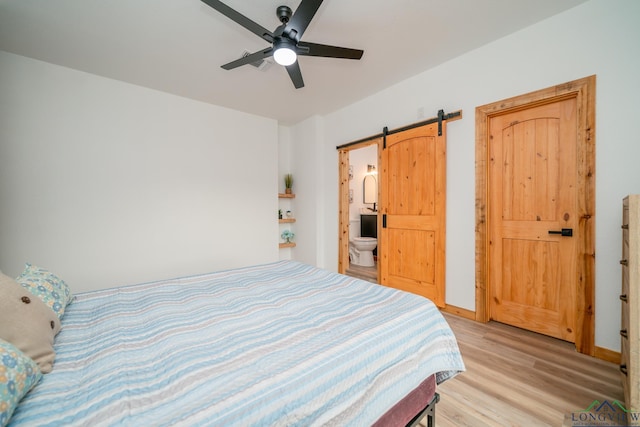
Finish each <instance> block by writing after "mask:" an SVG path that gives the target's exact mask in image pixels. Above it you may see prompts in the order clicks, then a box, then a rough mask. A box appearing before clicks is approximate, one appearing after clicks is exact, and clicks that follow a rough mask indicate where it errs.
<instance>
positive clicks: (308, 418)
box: [10, 261, 464, 426]
mask: <svg viewBox="0 0 640 427" xmlns="http://www.w3.org/2000/svg"><path fill="white" fill-rule="evenodd" d="M55 350H56V353H57V356H56V361H55V365H54V369H53V372H51V373H49V374H47V375H45V376H44V378H43V380H42V381H41V382H40V384H38V385H37V386H36V387H35V388H34V389H33V390H32V391H31V392H30V393H29V394H28V395H27V396H26V397H25V398H24V399H23V401H22V402H21V403H20V405H19V406H18V408H17V409H16V412H15V413H14V416H13V418H12V419H11V421H10V425H11V426H21V425H24V426H39V425H52V426H53V425H56V426H57V425H65V426H74V425H77V426H80V425H83V426H86V425H91V426H101V425H127V426H129V425H130V426H140V425H155V426H169V425H171V426H173V425H190V426H191V425H207V426H252V425H254V426H265V425H282V426H284V425H286V426H310V425H340V426H350V425H371V424H373V423H374V422H376V420H378V419H379V418H380V417H382V416H383V415H384V414H385V413H387V412H388V411H390V410H391V409H392V408H393V407H394V406H395V405H397V404H398V402H400V401H401V400H402V399H403V398H404V397H405V396H406V395H408V394H409V393H410V392H411V391H412V390H414V389H416V388H417V387H418V386H419V385H420V384H421V383H423V381H424V380H425V379H427V378H429V377H430V376H431V375H434V377H435V382H436V383H438V384H440V383H442V382H443V381H445V380H447V379H449V378H452V377H453V376H455V375H456V374H458V373H459V372H461V371H463V370H464V364H463V361H462V358H461V356H460V353H459V350H458V346H457V343H456V340H455V337H454V335H453V333H452V331H451V329H450V328H449V326H448V324H447V322H446V321H445V319H444V318H443V317H442V315H441V314H440V313H439V311H438V310H437V308H436V307H435V305H434V304H433V303H431V301H429V300H427V299H425V298H423V297H420V296H417V295H413V294H409V293H405V292H401V291H397V290H394V289H391V288H387V287H384V286H380V285H376V284H373V283H369V282H365V281H363V280H359V279H355V278H351V277H347V276H343V275H340V274H336V273H332V272H329V271H326V270H322V269H318V268H315V267H312V266H309V265H306V264H302V263H298V262H295V261H281V262H275V263H270V264H265V265H258V266H252V267H246V268H241V269H234V270H227V271H221V272H215V273H210V274H204V275H198V276H191V277H185V278H177V279H171V280H164V281H157V282H152V283H145V284H139V285H132V286H125V287H118V288H113V289H107V290H100V291H94V292H88V293H82V294H78V295H76V298H75V300H74V302H73V303H72V304H71V305H69V306H68V307H67V311H66V313H65V316H64V317H63V320H62V331H61V332H60V334H59V335H58V336H57V338H56V343H55Z"/></svg>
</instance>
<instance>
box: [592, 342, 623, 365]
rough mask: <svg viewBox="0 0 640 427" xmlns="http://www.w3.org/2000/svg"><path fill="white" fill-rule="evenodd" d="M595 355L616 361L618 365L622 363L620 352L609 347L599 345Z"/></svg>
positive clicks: (609, 360)
mask: <svg viewBox="0 0 640 427" xmlns="http://www.w3.org/2000/svg"><path fill="white" fill-rule="evenodd" d="M593 355H594V357H596V358H598V359H602V360H605V361H607V362H611V363H615V364H616V365H619V364H620V357H621V356H620V352H618V351H613V350H609V349H608V348H603V347H597V346H596V349H595V352H594V354H593Z"/></svg>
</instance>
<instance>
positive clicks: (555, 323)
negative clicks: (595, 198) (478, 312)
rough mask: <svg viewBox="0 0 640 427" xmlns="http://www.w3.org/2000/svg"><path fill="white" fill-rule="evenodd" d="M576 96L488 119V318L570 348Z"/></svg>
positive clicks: (573, 289) (574, 280) (573, 307)
mask: <svg viewBox="0 0 640 427" xmlns="http://www.w3.org/2000/svg"><path fill="white" fill-rule="evenodd" d="M575 106H576V102H575V98H572V99H566V100H562V101H557V102H553V103H550V104H547V105H542V106H535V107H531V108H528V109H524V110H521V111H517V112H512V113H509V114H505V115H502V116H497V117H494V118H491V120H490V123H489V132H490V133H489V165H488V166H489V188H490V194H489V199H490V220H489V222H490V224H489V280H490V289H491V293H490V314H491V318H492V319H494V320H497V321H500V322H504V323H508V324H511V325H514V326H518V327H522V328H526V329H529V330H533V331H536V332H540V333H543V334H546V335H551V336H554V337H556V338H560V339H563V340H567V341H571V342H575V317H576V316H575V310H576V289H577V286H578V283H577V279H578V277H577V276H578V275H577V262H576V259H577V250H578V245H577V242H578V238H579V236H577V235H574V236H572V237H568V236H561V235H558V234H549V231H550V230H552V231H556V230H557V231H559V230H561V229H573V230H574V231H575V232H577V230H578V220H579V218H578V215H577V208H578V207H577V194H576V180H577V175H576V164H577V154H576V145H577V132H576V108H575Z"/></svg>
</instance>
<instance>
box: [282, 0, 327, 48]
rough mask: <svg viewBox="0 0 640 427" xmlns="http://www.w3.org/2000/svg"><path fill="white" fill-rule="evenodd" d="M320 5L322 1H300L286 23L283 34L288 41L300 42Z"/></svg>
mask: <svg viewBox="0 0 640 427" xmlns="http://www.w3.org/2000/svg"><path fill="white" fill-rule="evenodd" d="M321 4H322V0H302V1H301V2H300V6H298V8H297V9H296V11H295V12H294V14H293V16H292V17H291V19H290V20H289V22H288V23H287V26H286V28H285V30H284V31H285V32H286V33H287V35H288V36H289V38H290V39H292V40H295V41H296V42H299V41H300V38H301V37H302V34H304V32H305V31H306V29H307V27H308V26H309V23H310V22H311V20H312V19H313V16H314V15H315V14H316V12H317V11H318V8H319V7H320V5H321Z"/></svg>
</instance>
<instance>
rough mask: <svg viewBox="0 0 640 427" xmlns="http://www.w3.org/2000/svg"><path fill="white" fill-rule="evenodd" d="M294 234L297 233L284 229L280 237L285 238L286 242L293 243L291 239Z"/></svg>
mask: <svg viewBox="0 0 640 427" xmlns="http://www.w3.org/2000/svg"><path fill="white" fill-rule="evenodd" d="M294 236H295V234H294V233H293V232H292V231H291V230H284V231H283V232H282V234H281V235H280V237H282V238H283V239H284V242H285V243H291V240H293V237H294Z"/></svg>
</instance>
